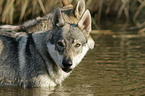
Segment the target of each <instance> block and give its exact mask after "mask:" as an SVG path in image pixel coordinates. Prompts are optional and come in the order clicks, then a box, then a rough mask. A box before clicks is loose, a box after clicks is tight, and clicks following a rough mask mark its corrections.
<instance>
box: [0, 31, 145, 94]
mask: <svg viewBox="0 0 145 96" xmlns="http://www.w3.org/2000/svg"><path fill="white" fill-rule="evenodd" d="M101 32H102V33H101V34H93V38H94V40H95V42H96V44H95V48H94V49H93V50H90V51H89V52H88V54H87V55H86V56H85V58H84V60H83V61H82V62H81V64H80V65H78V66H77V68H76V69H75V70H74V71H73V72H72V74H71V75H70V76H69V77H68V78H67V79H66V80H65V81H64V82H63V83H62V85H61V86H57V87H55V88H54V89H53V88H52V89H48V88H33V89H21V88H13V87H0V96H102V95H103V96H104V95H105V96H114V95H115V96H122V95H123V96H124V95H125V96H133V95H141V96H145V36H143V35H140V34H137V32H114V33H113V32H112V33H109V34H105V33H106V32H107V31H106V32H105V31H101ZM94 33H97V31H96V32H94Z"/></svg>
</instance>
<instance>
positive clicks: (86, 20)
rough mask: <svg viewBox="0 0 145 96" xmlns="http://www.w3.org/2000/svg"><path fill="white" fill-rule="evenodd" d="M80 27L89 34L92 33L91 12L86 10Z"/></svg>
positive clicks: (79, 24)
mask: <svg viewBox="0 0 145 96" xmlns="http://www.w3.org/2000/svg"><path fill="white" fill-rule="evenodd" d="M78 27H79V28H80V29H81V30H83V31H85V32H87V33H88V34H89V33H90V32H91V14H90V12H89V10H86V11H85V13H84V14H83V16H82V18H81V20H80V21H79V23H78Z"/></svg>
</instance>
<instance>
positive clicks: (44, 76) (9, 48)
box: [0, 0, 94, 87]
mask: <svg viewBox="0 0 145 96" xmlns="http://www.w3.org/2000/svg"><path fill="white" fill-rule="evenodd" d="M64 9H65V8H56V9H55V11H54V12H53V13H50V14H49V15H47V16H46V17H50V18H49V19H48V18H47V19H46V18H45V17H44V18H45V19H44V18H41V20H40V22H41V23H40V22H37V23H35V24H34V22H35V21H36V19H35V20H32V21H28V22H26V23H25V24H23V25H21V29H25V28H26V31H28V33H27V34H25V32H24V34H19V35H18V36H17V37H10V36H6V35H0V85H10V86H22V87H49V86H55V85H56V84H60V83H61V82H62V81H63V80H64V79H65V78H66V77H67V76H68V75H69V74H70V73H71V72H72V70H73V69H74V68H75V67H76V66H77V65H78V64H79V63H80V62H81V60H82V59H83V57H84V56H85V54H86V53H87V51H88V50H89V49H92V48H93V47H94V41H93V39H92V38H91V36H90V32H91V15H90V12H89V10H85V3H84V1H83V0H81V1H79V2H78V4H77V6H76V7H75V8H73V9H67V10H64ZM38 19H39V18H38ZM43 20H45V21H46V22H48V23H47V24H46V25H47V26H50V25H51V26H50V27H47V28H46V27H44V26H43V25H41V24H42V22H44V21H43ZM49 23H50V24H49ZM32 25H34V26H32ZM46 25H45V26H46ZM31 29H32V30H33V33H32V32H29V31H32V30H31Z"/></svg>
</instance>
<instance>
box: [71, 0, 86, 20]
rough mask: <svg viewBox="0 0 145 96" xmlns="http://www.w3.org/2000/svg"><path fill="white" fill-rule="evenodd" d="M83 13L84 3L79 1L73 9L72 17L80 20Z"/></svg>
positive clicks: (82, 0) (81, 0)
mask: <svg viewBox="0 0 145 96" xmlns="http://www.w3.org/2000/svg"><path fill="white" fill-rule="evenodd" d="M84 11H85V1H84V0H80V1H79V2H78V3H77V5H76V7H75V8H74V15H75V16H76V17H77V18H80V17H81V16H82V14H83V13H84Z"/></svg>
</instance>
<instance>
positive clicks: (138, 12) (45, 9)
mask: <svg viewBox="0 0 145 96" xmlns="http://www.w3.org/2000/svg"><path fill="white" fill-rule="evenodd" d="M69 1H71V3H73V4H75V3H76V2H77V1H78V0H69ZM61 5H62V3H61V0H0V22H1V23H2V24H18V23H19V24H20V23H22V22H23V21H25V20H27V19H31V18H35V17H37V16H42V15H45V14H46V13H49V12H51V11H53V10H54V9H55V8H56V7H58V6H61ZM86 6H87V8H88V9H90V11H91V14H92V16H93V22H94V23H93V24H98V23H100V22H101V19H102V17H103V18H104V17H107V16H108V17H109V18H110V17H113V18H115V19H122V17H123V18H124V22H125V23H130V22H131V23H134V24H135V25H136V27H138V28H143V27H145V18H144V16H145V12H144V9H145V0H86ZM95 26H96V25H95ZM96 27H97V26H96Z"/></svg>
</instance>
